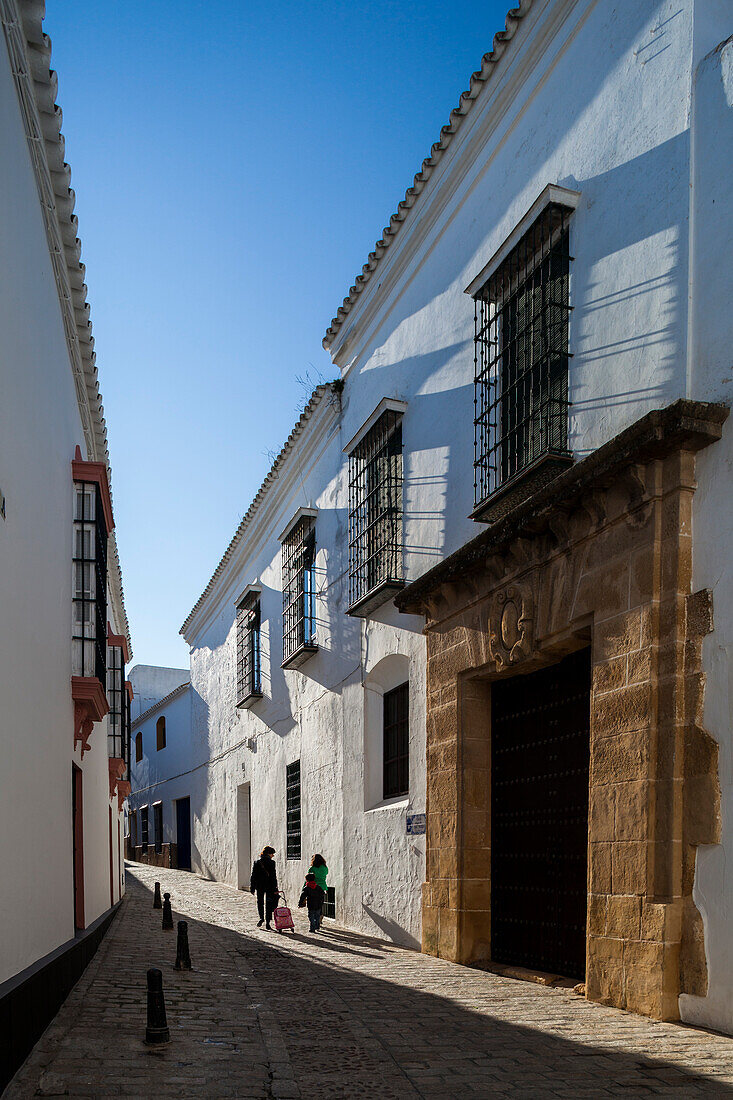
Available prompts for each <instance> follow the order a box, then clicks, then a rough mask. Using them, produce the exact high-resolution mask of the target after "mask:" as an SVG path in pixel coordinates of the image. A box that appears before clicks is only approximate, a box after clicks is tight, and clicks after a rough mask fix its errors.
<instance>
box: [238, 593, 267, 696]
mask: <svg viewBox="0 0 733 1100" xmlns="http://www.w3.org/2000/svg"><path fill="white" fill-rule="evenodd" d="M261 694H262V684H261V677H260V597H259V593H250V594H249V595H248V596H246V597H245V599H243V600H242V602H241V603H240V604H239V606H238V607H237V706H238V707H241V706H244V705H245V704H246V703H248V702H249V701H250V700H252V699H256V698H259V696H260V695H261Z"/></svg>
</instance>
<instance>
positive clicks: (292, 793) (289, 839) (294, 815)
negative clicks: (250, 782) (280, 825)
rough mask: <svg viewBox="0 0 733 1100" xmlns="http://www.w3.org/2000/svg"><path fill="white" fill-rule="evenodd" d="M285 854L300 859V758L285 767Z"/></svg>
mask: <svg viewBox="0 0 733 1100" xmlns="http://www.w3.org/2000/svg"><path fill="white" fill-rule="evenodd" d="M285 810H286V854H287V858H288V859H300V760H296V761H294V763H292V764H288V766H287V767H286V769H285Z"/></svg>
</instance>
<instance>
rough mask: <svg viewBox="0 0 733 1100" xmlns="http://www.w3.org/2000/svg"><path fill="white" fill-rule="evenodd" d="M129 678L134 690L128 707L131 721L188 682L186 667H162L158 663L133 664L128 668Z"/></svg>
mask: <svg viewBox="0 0 733 1100" xmlns="http://www.w3.org/2000/svg"><path fill="white" fill-rule="evenodd" d="M129 680H130V683H131V684H132V686H133V689H134V691H135V696H134V698H133V700H132V705H131V707H130V716H131V718H132V720H133V722H134V721H135V720H136V719H137V718H139V717H140V715H141V714H143V713H144V711H146V710H149V709H150V708H151V707H153V706H155V704H156V703H159V702H160V700H161V699H163V698H164V696H166V695H169V694H170V693H171V692H172V691H175V689H176V688H177V687H180V686H181V684H187V683H188V669H187V668H163V667H161V666H160V665H135V666H134V667H133V668H131V669H130V672H129Z"/></svg>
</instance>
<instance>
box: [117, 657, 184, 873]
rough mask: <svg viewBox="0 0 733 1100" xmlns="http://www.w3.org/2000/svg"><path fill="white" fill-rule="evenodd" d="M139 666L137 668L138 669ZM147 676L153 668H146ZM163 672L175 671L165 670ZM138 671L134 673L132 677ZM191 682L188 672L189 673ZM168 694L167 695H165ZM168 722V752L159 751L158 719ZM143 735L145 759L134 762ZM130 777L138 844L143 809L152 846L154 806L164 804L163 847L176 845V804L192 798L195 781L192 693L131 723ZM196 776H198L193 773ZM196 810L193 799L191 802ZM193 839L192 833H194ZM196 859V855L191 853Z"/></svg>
mask: <svg viewBox="0 0 733 1100" xmlns="http://www.w3.org/2000/svg"><path fill="white" fill-rule="evenodd" d="M139 667H140V666H138V668H139ZM144 667H145V669H146V672H147V670H148V669H152V668H153V667H154V666H144ZM162 671H164V672H170V671H175V670H170V669H164V670H162ZM134 672H135V670H134V669H133V673H134ZM186 679H188V672H186ZM168 694H169V693H168V692H166V695H168ZM161 717H164V718H165V731H166V737H165V742H166V743H165V748H164V749H158V748H157V735H156V727H157V723H158V719H159V718H161ZM137 733H142V738H143V740H142V745H143V758H142V760H141V761H139V762H138V761H136V759H135V738H136V735H137ZM130 755H131V758H132V760H131V765H130V770H131V776H132V789H133V793H132V795H131V796H130V799H129V800H128V801H129V812H130V813H133V812H134V813H137V843H138V844H139V843H140V813H139V810H140V807H142V806H148V807H149V828H150V831H149V842H150V844H151V845H152V844H153V843H154V840H155V835H154V829H153V804H154V803H155V802H158V801H160V802H162V804H163V838H162V839H163V843H164V844H168V843H170V842H171V841H172V842H173V843H175V842H176V840H177V837H176V808H175V805H174V800H175V799H177V798H185V797H186V796H187V795H189V794H190V788H191V784H192V783H195V782H196V779H195V778H194V777H192V776H191V775H190V774H188V773H189V771H190V769H191V767H192V763H193V762H192V758H191V692H190V690H189V689H187V688H184V690H183V691H182V692H180V693H177V694H176V695H175V697H174V698H173V699H170V700H169V701H167V702H165V703H164V704H163V705H162V706H160V707H155V709H154V710H153V712H152V714H151V715H150V716H149V717H148V718H146V719H145V720H144V721H142V722H140V721H136V720H133V722H132V748H131V754H130ZM194 775H195V773H194ZM192 808H193V799H192ZM192 837H193V830H192ZM192 855H193V852H192Z"/></svg>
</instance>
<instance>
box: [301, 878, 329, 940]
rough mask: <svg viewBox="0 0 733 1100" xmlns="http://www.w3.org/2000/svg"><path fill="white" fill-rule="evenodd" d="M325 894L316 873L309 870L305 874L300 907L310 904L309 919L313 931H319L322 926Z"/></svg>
mask: <svg viewBox="0 0 733 1100" xmlns="http://www.w3.org/2000/svg"><path fill="white" fill-rule="evenodd" d="M325 896H326V895H325V894H324V892H323V889H322V888H321V887H320V886H319V885H318V883H317V882H316V878H315V875H312V874H310V872H309V873H308V874H307V875H306V876H305V886H304V887H303V893H302V894H301V895H300V901H299V903H298V905H299V906H300V907H302V906H304V905H307V906H308V920H309V921H310V931H311V932H317V931H318V929H319V928H320V926H321V917H322V916H323V899H324V897H325Z"/></svg>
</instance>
